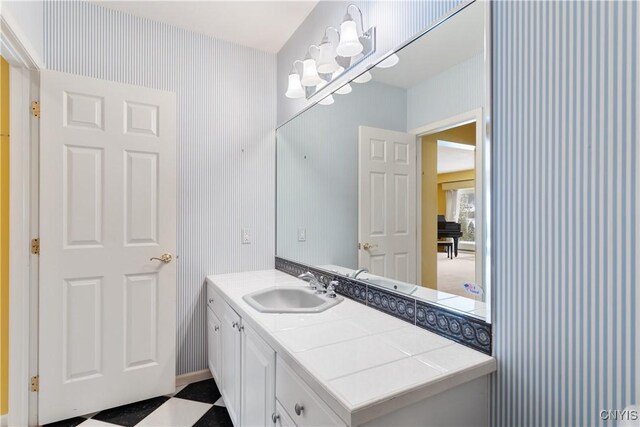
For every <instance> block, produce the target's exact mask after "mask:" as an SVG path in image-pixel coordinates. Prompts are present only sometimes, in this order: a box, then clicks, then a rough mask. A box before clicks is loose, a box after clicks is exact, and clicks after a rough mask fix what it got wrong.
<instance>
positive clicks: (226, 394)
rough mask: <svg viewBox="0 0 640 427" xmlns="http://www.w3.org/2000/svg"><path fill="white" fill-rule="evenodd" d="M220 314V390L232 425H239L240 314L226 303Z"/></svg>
mask: <svg viewBox="0 0 640 427" xmlns="http://www.w3.org/2000/svg"><path fill="white" fill-rule="evenodd" d="M221 316H222V317H221V319H220V320H221V325H220V355H221V358H220V367H221V370H220V380H221V384H220V386H221V387H220V392H221V393H222V397H223V399H224V403H225V405H226V407H227V410H228V411H229V416H230V417H231V420H232V421H233V425H235V426H240V425H242V424H241V420H240V349H241V340H240V316H238V314H237V313H236V312H235V311H233V309H232V308H231V307H229V306H228V305H226V304H225V305H224V306H223V307H222V310H221Z"/></svg>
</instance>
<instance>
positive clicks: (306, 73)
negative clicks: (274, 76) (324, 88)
mask: <svg viewBox="0 0 640 427" xmlns="http://www.w3.org/2000/svg"><path fill="white" fill-rule="evenodd" d="M323 81H324V80H322V79H321V78H320V76H319V75H318V70H317V69H316V61H315V60H314V59H311V58H307V59H305V60H304V61H302V79H301V80H300V82H301V83H302V84H303V85H304V86H315V85H319V84H320V83H322V82H323Z"/></svg>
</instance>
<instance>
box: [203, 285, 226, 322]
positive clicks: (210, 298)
mask: <svg viewBox="0 0 640 427" xmlns="http://www.w3.org/2000/svg"><path fill="white" fill-rule="evenodd" d="M225 304H226V303H225V302H224V300H223V299H222V297H221V296H220V294H219V293H218V292H216V291H215V290H214V289H213V286H212V285H211V284H210V283H209V282H207V305H208V306H209V307H211V310H213V312H214V314H215V315H216V316H218V317H220V316H221V313H222V311H223V310H224V305H225Z"/></svg>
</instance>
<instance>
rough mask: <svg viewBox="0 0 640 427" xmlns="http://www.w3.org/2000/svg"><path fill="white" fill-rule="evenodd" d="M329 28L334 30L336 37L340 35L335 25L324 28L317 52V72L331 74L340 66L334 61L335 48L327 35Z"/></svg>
mask: <svg viewBox="0 0 640 427" xmlns="http://www.w3.org/2000/svg"><path fill="white" fill-rule="evenodd" d="M329 30H333V31H335V33H336V35H337V36H338V38H339V37H340V34H339V33H338V30H337V29H336V28H335V27H327V29H326V30H324V37H323V38H322V41H321V42H320V52H319V54H318V73H322V74H332V73H334V72H335V71H336V70H337V69H339V68H340V65H339V64H338V63H337V62H336V55H337V53H336V50H335V48H334V46H333V43H331V41H330V40H329V37H328V36H327V32H328V31H329Z"/></svg>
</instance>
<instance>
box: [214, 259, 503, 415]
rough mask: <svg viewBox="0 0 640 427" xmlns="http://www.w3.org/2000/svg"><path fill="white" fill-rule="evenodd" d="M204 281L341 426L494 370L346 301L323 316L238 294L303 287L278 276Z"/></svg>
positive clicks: (474, 355)
mask: <svg viewBox="0 0 640 427" xmlns="http://www.w3.org/2000/svg"><path fill="white" fill-rule="evenodd" d="M207 282H208V284H209V285H210V286H212V287H213V289H214V290H215V291H216V292H217V293H219V294H220V296H221V297H222V298H223V299H224V300H225V301H226V302H227V303H228V304H229V305H230V306H231V307H232V308H233V309H234V310H235V311H236V312H237V313H238V314H239V315H240V316H241V317H242V318H243V321H247V322H248V323H249V324H250V325H251V326H252V327H253V328H254V329H255V330H256V331H257V332H258V333H259V335H260V336H261V337H262V338H263V339H264V340H265V341H266V342H267V343H268V344H269V345H270V346H271V347H272V348H273V349H274V350H275V351H276V353H277V355H278V357H281V358H283V360H285V361H286V362H287V363H288V364H289V366H291V367H292V368H293V369H294V370H295V372H296V373H297V374H298V375H300V376H301V377H302V378H303V379H304V380H305V381H306V382H307V383H308V384H309V386H310V387H312V389H313V390H314V391H315V392H316V393H317V394H318V395H319V396H320V397H321V398H322V399H323V400H324V401H325V402H326V403H327V404H328V405H329V406H330V407H331V408H332V409H333V410H334V411H335V412H336V414H337V415H338V416H339V417H340V418H342V419H343V420H344V421H345V422H346V423H347V425H359V424H362V423H363V422H366V421H369V420H372V419H374V418H377V417H380V416H382V415H384V414H387V413H390V412H393V411H396V410H398V409H400V408H402V407H404V406H407V405H410V404H413V403H415V402H418V401H420V400H423V399H426V398H429V397H430V396H433V395H435V394H438V393H442V392H444V391H446V390H448V389H450V388H453V387H456V386H458V385H460V384H463V383H466V382H469V381H472V380H474V379H477V378H480V377H482V376H485V375H488V374H490V373H491V372H493V371H495V369H496V361H495V359H494V358H493V357H490V356H487V355H485V354H482V353H480V352H477V351H475V350H472V349H469V348H467V347H465V346H463V345H460V344H457V343H455V342H453V341H450V340H448V339H446V338H443V337H441V336H439V335H436V334H433V333H431V332H428V331H426V330H424V329H421V328H419V327H416V326H413V325H411V324H409V323H406V322H403V321H401V320H398V319H396V318H394V317H392V316H389V315H387V314H384V313H381V312H378V311H376V310H375V309H372V308H370V307H366V306H364V305H362V304H360V303H357V302H355V301H352V300H350V299H348V298H345V299H344V301H342V302H341V303H339V304H338V305H336V306H334V307H332V308H330V309H328V310H326V311H324V312H322V313H309V314H267V313H260V312H257V311H256V310H254V309H253V308H252V307H251V306H249V305H248V304H247V303H246V302H245V301H244V300H243V299H242V297H243V296H244V295H246V294H248V293H251V292H254V291H257V290H261V289H265V288H270V287H274V286H301V287H306V286H308V284H307V283H306V282H303V281H302V280H299V279H297V278H295V277H293V276H290V275H287V274H285V273H283V272H280V271H277V270H264V271H254V272H247V273H234V274H224V275H216V276H209V277H207Z"/></svg>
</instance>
